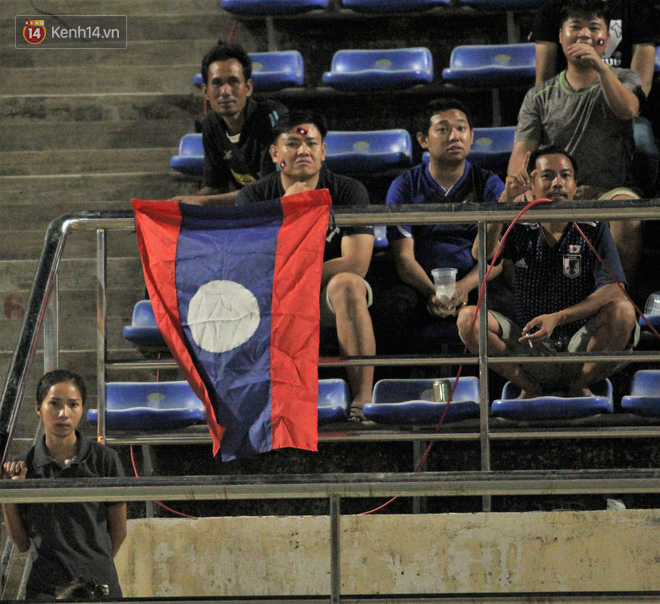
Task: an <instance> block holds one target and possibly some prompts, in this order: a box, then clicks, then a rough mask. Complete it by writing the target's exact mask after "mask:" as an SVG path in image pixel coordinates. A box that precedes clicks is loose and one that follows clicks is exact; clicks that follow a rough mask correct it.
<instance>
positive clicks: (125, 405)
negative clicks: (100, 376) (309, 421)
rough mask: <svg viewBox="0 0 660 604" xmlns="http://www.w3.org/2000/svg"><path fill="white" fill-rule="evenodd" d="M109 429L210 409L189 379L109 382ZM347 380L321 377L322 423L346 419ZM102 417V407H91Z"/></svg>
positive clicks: (194, 417) (149, 425)
mask: <svg viewBox="0 0 660 604" xmlns="http://www.w3.org/2000/svg"><path fill="white" fill-rule="evenodd" d="M105 392H106V428H107V429H108V430H173V429H176V428H185V427H186V426H191V425H193V424H204V423H206V411H205V409H204V405H203V404H202V401H200V400H199V399H198V398H197V396H196V395H195V393H194V392H193V391H192V388H191V387H190V385H189V384H188V382H185V381H180V382H113V383H109V384H107V385H106V390H105ZM350 400H351V399H350V395H349V391H348V385H347V384H346V382H345V381H344V380H340V379H329V380H319V398H318V411H319V419H318V421H319V425H321V424H327V423H331V422H340V421H346V420H347V418H348V407H349V404H350ZM87 421H89V422H91V423H96V422H97V421H98V410H97V409H89V410H88V411H87Z"/></svg>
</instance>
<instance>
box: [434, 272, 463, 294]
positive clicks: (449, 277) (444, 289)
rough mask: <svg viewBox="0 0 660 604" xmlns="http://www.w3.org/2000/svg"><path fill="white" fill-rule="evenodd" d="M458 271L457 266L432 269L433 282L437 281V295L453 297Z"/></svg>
mask: <svg viewBox="0 0 660 604" xmlns="http://www.w3.org/2000/svg"><path fill="white" fill-rule="evenodd" d="M456 272H457V270H456V269H455V268H434V269H433V270H432V271H431V275H433V282H434V283H435V295H436V296H437V297H438V298H440V297H441V296H444V297H446V298H447V299H449V298H451V297H452V296H453V295H454V292H455V291H456Z"/></svg>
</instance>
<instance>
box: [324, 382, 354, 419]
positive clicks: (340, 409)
mask: <svg viewBox="0 0 660 604" xmlns="http://www.w3.org/2000/svg"><path fill="white" fill-rule="evenodd" d="M350 404H351V395H350V393H349V391H348V384H347V383H346V382H345V381H344V380H341V379H338V378H336V379H327V380H319V400H318V410H319V426H322V425H324V424H329V423H332V422H344V421H346V420H347V419H348V408H349V406H350Z"/></svg>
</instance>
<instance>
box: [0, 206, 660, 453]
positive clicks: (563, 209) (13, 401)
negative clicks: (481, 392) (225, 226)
mask: <svg viewBox="0 0 660 604" xmlns="http://www.w3.org/2000/svg"><path fill="white" fill-rule="evenodd" d="M520 207H521V206H520V204H514V203H507V204H428V205H414V206H413V205H411V206H369V207H362V208H338V209H337V210H336V211H335V220H336V222H337V224H338V225H340V226H345V225H365V224H382V225H396V224H404V223H405V224H411V225H412V224H414V225H419V224H434V223H437V222H444V223H449V224H452V223H462V222H477V223H481V224H482V225H483V224H485V223H487V222H503V221H510V220H512V219H513V218H514V217H515V215H516V214H517V213H518V211H519V209H520ZM567 215H568V216H569V217H570V219H572V220H584V219H590V220H611V219H625V218H638V219H642V220H648V219H657V218H658V217H660V199H653V200H609V201H579V202H574V201H573V202H549V203H547V204H541V205H539V206H536V207H534V208H532V209H530V213H529V217H528V218H527V219H526V220H527V221H528V222H529V221H534V222H536V221H543V220H561V219H564V220H566V219H567V218H566V217H567ZM98 229H105V230H108V231H110V230H113V231H114V230H122V231H127V230H133V229H134V220H133V212H132V211H101V212H78V213H75V214H68V215H65V216H61V217H60V218H57V219H55V220H54V221H53V222H52V223H51V224H50V226H49V228H48V231H47V234H46V238H45V242H44V247H43V251H42V255H41V259H40V261H39V266H38V268H37V273H36V276H35V279H34V283H33V287H32V291H31V293H30V298H29V300H28V304H27V308H26V312H25V315H24V318H23V324H22V327H21V331H20V336H19V340H18V344H17V347H16V350H15V352H14V355H13V358H12V361H11V364H10V367H9V372H8V374H7V379H6V382H5V386H4V389H3V394H2V399H1V400H0V450H2V460H1V461H2V462H4V461H5V460H6V458H7V454H8V447H9V443H10V440H11V436H12V434H13V430H14V425H15V422H16V418H17V414H18V411H19V409H20V404H21V402H22V400H23V396H24V390H25V384H26V381H27V376H28V375H29V371H30V369H31V366H32V362H33V359H34V355H35V352H36V347H37V341H38V336H39V332H40V329H41V327H42V325H43V321H44V316H45V313H46V305H47V303H48V300H49V297H50V294H51V291H52V289H53V284H54V282H55V277H56V274H57V270H58V267H59V263H60V261H61V258H62V253H63V250H64V246H65V243H66V240H67V237H68V235H69V233H70V232H71V231H78V230H80V231H89V230H98ZM625 356H626V358H631V359H632V357H631V356H630V355H625ZM491 361H492V362H497V361H496V357H494V358H492V359H487V362H491ZM509 361H511V359H510V358H509Z"/></svg>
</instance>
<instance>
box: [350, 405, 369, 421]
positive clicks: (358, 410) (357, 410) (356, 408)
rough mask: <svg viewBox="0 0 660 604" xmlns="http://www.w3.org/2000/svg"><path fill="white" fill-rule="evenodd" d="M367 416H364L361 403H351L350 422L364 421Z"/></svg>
mask: <svg viewBox="0 0 660 604" xmlns="http://www.w3.org/2000/svg"><path fill="white" fill-rule="evenodd" d="M365 419H366V418H365V417H364V413H363V411H362V407H361V406H360V405H351V406H350V407H349V409H348V421H349V422H362V421H364V420H365Z"/></svg>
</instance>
